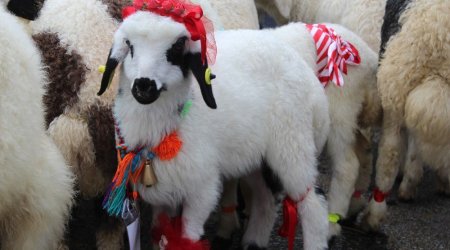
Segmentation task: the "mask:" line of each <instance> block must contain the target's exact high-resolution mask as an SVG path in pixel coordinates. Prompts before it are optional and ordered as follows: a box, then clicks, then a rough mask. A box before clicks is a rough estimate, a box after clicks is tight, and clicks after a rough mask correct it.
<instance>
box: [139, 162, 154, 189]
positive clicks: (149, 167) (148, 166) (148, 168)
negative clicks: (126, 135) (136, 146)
mask: <svg viewBox="0 0 450 250" xmlns="http://www.w3.org/2000/svg"><path fill="white" fill-rule="evenodd" d="M141 182H142V184H144V185H145V186H146V187H151V186H153V185H155V184H156V183H157V182H158V180H157V179H156V174H155V170H154V168H153V164H152V161H151V160H149V159H147V160H146V161H145V166H144V173H143V174H142V178H141Z"/></svg>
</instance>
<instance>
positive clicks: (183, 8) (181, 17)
mask: <svg viewBox="0 0 450 250" xmlns="http://www.w3.org/2000/svg"><path fill="white" fill-rule="evenodd" d="M139 10H142V11H150V12H153V13H155V14H158V15H161V16H167V17H171V18H172V20H174V21H175V22H178V23H182V24H184V26H185V27H186V29H187V30H188V31H189V33H190V34H191V40H193V41H198V40H200V44H201V57H202V62H203V64H205V63H206V57H207V56H208V62H209V63H210V64H213V63H214V60H215V53H216V51H215V50H216V47H215V42H214V36H213V33H212V32H213V30H214V28H213V26H212V24H211V23H210V21H209V20H208V19H207V18H205V17H204V16H203V10H202V8H201V7H200V6H199V5H194V4H191V3H189V2H188V1H187V0H135V1H134V2H133V5H132V6H127V7H125V8H124V9H123V10H122V18H123V19H125V18H127V17H128V16H130V15H132V14H134V13H135V12H137V11H139ZM205 26H206V27H205ZM208 38H209V39H208ZM207 48H208V49H209V52H208V55H207Z"/></svg>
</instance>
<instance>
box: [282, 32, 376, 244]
mask: <svg viewBox="0 0 450 250" xmlns="http://www.w3.org/2000/svg"><path fill="white" fill-rule="evenodd" d="M326 26H327V27H330V28H332V29H334V30H335V32H336V34H338V35H339V36H341V37H342V39H344V40H345V41H348V42H350V43H352V44H353V45H354V46H355V47H356V48H357V50H358V51H359V55H360V57H361V63H360V64H359V65H356V66H349V67H348V72H347V74H346V75H343V76H344V82H345V85H344V86H342V87H338V86H336V85H335V84H334V83H332V82H329V83H328V85H327V86H326V87H325V92H326V95H327V98H328V102H329V113H330V128H331V130H330V134H329V135H328V140H327V152H328V154H329V155H330V157H331V160H332V166H333V175H332V180H331V184H330V188H329V191H328V203H329V204H328V206H329V211H330V213H331V214H338V215H340V216H341V217H342V218H346V217H347V216H348V215H354V214H352V213H356V212H359V211H360V210H361V209H362V207H359V210H356V211H350V213H348V212H349V211H348V210H349V201H350V199H351V197H352V194H353V191H354V190H355V184H356V182H357V179H358V174H359V175H360V176H361V172H364V171H366V170H364V169H363V170H359V169H360V163H359V161H358V149H355V147H354V145H355V143H356V141H357V133H355V130H358V129H365V128H370V127H371V126H374V124H376V123H377V120H378V119H377V117H380V115H381V112H380V111H381V104H380V100H379V98H378V95H377V88H376V69H377V55H376V54H375V53H374V52H373V51H372V50H371V49H370V48H369V46H368V45H367V44H366V43H365V42H364V41H363V40H362V39H361V38H360V37H359V36H357V35H356V34H355V33H353V32H351V31H350V30H348V29H347V28H345V27H343V26H340V25H336V24H326ZM275 35H276V37H277V38H278V39H280V40H283V41H285V42H287V43H289V44H290V46H291V47H292V48H294V49H296V50H297V52H298V56H299V57H301V58H303V59H304V60H305V61H306V63H307V65H308V66H309V67H310V68H312V69H313V70H314V71H315V72H317V71H318V70H319V67H318V65H317V50H316V46H315V42H314V40H313V38H312V35H311V33H310V32H309V30H308V29H307V28H306V26H305V24H303V23H294V24H289V25H287V26H283V27H280V28H278V29H276V30H275ZM360 114H364V116H365V118H364V119H361V115H360ZM361 121H364V122H361ZM359 150H361V149H359ZM368 172H369V173H370V171H368ZM365 176H366V178H367V179H366V183H364V185H365V188H366V189H367V187H368V185H369V180H368V178H369V176H370V175H367V174H366V175H365ZM359 185H361V184H359ZM342 218H341V219H342ZM330 227H331V228H330V229H331V230H330V236H333V235H337V234H339V232H340V227H339V225H338V224H336V223H330Z"/></svg>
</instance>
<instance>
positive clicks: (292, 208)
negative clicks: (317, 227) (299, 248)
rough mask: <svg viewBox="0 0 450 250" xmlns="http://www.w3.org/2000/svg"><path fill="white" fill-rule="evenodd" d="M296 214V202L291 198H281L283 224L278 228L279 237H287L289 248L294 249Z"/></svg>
mask: <svg viewBox="0 0 450 250" xmlns="http://www.w3.org/2000/svg"><path fill="white" fill-rule="evenodd" d="M297 223H298V214H297V203H296V202H295V201H293V200H292V199H291V198H289V197H286V198H285V199H284V200H283V224H282V225H281V227H280V229H279V230H278V234H279V235H280V236H281V237H284V238H288V248H289V250H292V249H294V240H295V231H296V230H297Z"/></svg>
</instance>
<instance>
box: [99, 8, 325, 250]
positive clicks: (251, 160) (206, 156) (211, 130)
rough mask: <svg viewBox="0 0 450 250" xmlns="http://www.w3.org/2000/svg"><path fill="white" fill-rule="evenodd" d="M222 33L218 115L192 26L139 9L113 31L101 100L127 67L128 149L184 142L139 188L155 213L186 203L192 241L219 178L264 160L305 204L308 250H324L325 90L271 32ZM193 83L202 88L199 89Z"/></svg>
mask: <svg viewBox="0 0 450 250" xmlns="http://www.w3.org/2000/svg"><path fill="white" fill-rule="evenodd" d="M148 34H152V35H151V36H148ZM216 35H217V36H216V42H217V48H218V50H217V61H216V63H215V64H214V65H213V66H211V70H212V71H213V72H214V73H216V74H217V75H218V77H217V79H216V80H214V92H215V95H216V97H217V104H218V105H217V106H218V108H217V110H211V109H208V108H207V107H206V106H205V105H204V103H203V102H202V101H201V99H202V97H203V99H204V101H205V102H206V104H207V105H208V106H209V107H211V108H216V102H215V98H214V96H213V94H212V89H211V86H210V85H208V84H207V80H205V73H206V76H208V75H209V74H208V73H207V72H208V70H207V67H206V66H205V65H204V64H203V62H202V56H201V54H200V53H199V44H198V43H196V42H192V41H189V40H190V39H189V38H191V34H190V33H189V32H188V31H187V29H186V27H185V26H184V25H182V24H180V23H178V22H174V21H173V20H172V19H171V18H169V17H162V16H159V15H156V14H154V13H151V12H148V11H138V12H137V13H135V14H132V15H131V16H129V17H128V18H127V19H125V21H124V22H123V23H122V24H121V26H120V27H119V29H118V30H117V31H116V33H115V37H114V44H113V47H112V49H111V53H110V57H109V58H108V62H107V64H106V71H105V74H104V78H103V80H102V89H101V91H100V94H101V93H102V92H103V91H104V90H105V89H106V86H107V85H108V82H109V80H110V78H111V74H112V72H113V70H114V68H115V67H116V66H117V65H118V64H119V63H120V62H122V66H121V74H120V84H119V91H118V95H117V97H116V100H115V106H114V115H115V118H116V122H117V124H118V128H119V130H120V134H121V135H122V136H123V139H124V143H125V144H126V146H127V148H128V149H130V150H134V149H137V148H138V147H140V146H143V147H144V149H143V150H144V151H147V149H151V148H154V147H156V146H158V145H159V144H160V142H161V141H162V140H163V139H164V138H167V136H168V135H169V134H171V135H172V136H173V134H172V132H174V131H176V133H177V135H178V138H179V139H180V140H181V141H182V147H181V150H180V151H179V152H178V153H177V154H176V156H175V157H174V158H173V159H170V160H163V159H160V158H158V157H156V158H154V159H153V160H152V163H151V165H153V167H150V166H149V168H151V169H153V171H154V173H155V175H156V177H157V180H158V181H157V183H156V184H155V185H154V186H151V187H146V186H144V185H141V184H139V185H138V191H139V193H140V195H141V197H142V199H143V200H144V201H146V202H149V203H151V204H152V205H154V206H155V210H156V211H155V212H156V213H158V212H161V211H163V209H164V208H166V209H167V208H172V209H173V208H175V207H177V206H178V205H182V207H183V212H182V218H183V220H182V223H183V231H182V236H183V237H184V238H185V239H187V241H188V243H189V242H190V243H191V244H194V243H192V242H198V241H199V240H200V237H201V236H202V235H203V233H204V231H203V225H204V223H205V221H206V219H207V218H208V216H209V214H210V213H211V211H212V210H213V209H214V207H215V206H216V203H217V200H218V197H219V193H220V187H221V180H220V179H221V175H223V176H225V177H229V178H230V177H239V176H242V175H245V174H247V173H249V172H251V171H256V170H257V169H258V168H259V166H260V165H261V161H262V160H263V159H264V160H265V161H266V162H267V163H268V164H269V166H270V167H271V168H272V170H273V171H274V172H275V173H276V174H277V175H278V176H279V177H280V179H281V182H282V183H283V186H284V188H285V190H286V192H287V194H288V195H289V197H291V198H292V199H293V200H295V201H297V202H298V203H297V204H296V205H295V206H296V209H298V211H299V212H300V214H301V220H302V225H303V234H304V239H305V241H304V242H305V248H306V249H323V248H325V247H326V246H327V242H326V240H327V233H328V230H327V227H328V222H327V211H326V205H325V203H324V200H323V199H322V198H320V196H318V195H317V194H316V193H315V192H314V190H313V191H311V192H309V191H308V190H310V189H311V188H313V186H314V184H315V180H316V176H317V169H316V163H317V162H316V157H317V154H318V152H319V151H320V150H321V148H322V146H323V144H324V143H325V140H326V136H327V134H328V128H329V120H328V119H329V117H328V104H327V100H326V97H325V95H324V91H323V87H322V86H321V85H320V83H319V82H318V80H317V78H316V76H315V75H314V72H313V71H312V70H310V69H309V68H308V66H307V65H306V64H305V62H304V61H303V60H302V59H300V58H299V57H298V56H297V55H296V52H295V51H294V50H292V49H290V48H288V47H286V44H284V43H282V42H280V41H277V40H276V39H273V38H270V36H268V35H267V34H266V32H262V31H250V30H238V31H224V32H218V33H216ZM274 51H276V53H274ZM299 69H301V70H299ZM190 71H192V73H193V75H194V76H195V78H193V77H192V74H191V73H190ZM205 71H206V72H205ZM206 78H208V77H206ZM195 81H197V82H198V84H199V85H200V89H201V91H199V90H198V88H197V87H194V86H192V85H193V83H194V82H195ZM188 100H190V101H192V107H191V111H190V113H189V114H188V115H186V116H185V117H184V118H180V113H179V110H180V107H181V106H182V105H183V104H185V103H186V101H188ZM172 136H171V137H169V138H170V139H169V140H171V141H172V140H174V139H173V138H172ZM119 138H120V137H119ZM175 141H177V140H175ZM163 145H165V144H163ZM151 151H154V150H151ZM130 153H131V152H130ZM144 155H145V154H144ZM262 183H263V181H262V180H261V181H260V185H254V186H252V188H254V189H255V190H253V191H254V192H255V193H257V192H259V191H260V190H263V189H267V187H265V186H264V185H261V184H262ZM110 198H111V197H110ZM300 200H303V201H302V202H300ZM254 204H255V203H254ZM264 206H267V205H265V204H261V206H257V205H256V204H255V205H254V206H253V207H252V208H253V210H252V213H251V217H252V218H251V219H250V220H251V221H252V220H259V219H260V218H261V217H264V216H265V215H264V214H265V212H266V211H264V209H262V208H263V207H264ZM159 227H164V225H159ZM255 232H257V230H250V229H249V230H247V232H246V234H245V235H244V245H246V244H250V243H252V242H254V241H255V239H253V237H256V236H255V235H254V234H255ZM161 239H162V241H161V243H162V244H168V246H166V247H167V248H166V249H176V243H177V242H173V240H172V239H169V242H165V241H164V237H163V238H161ZM157 240H159V239H157Z"/></svg>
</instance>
